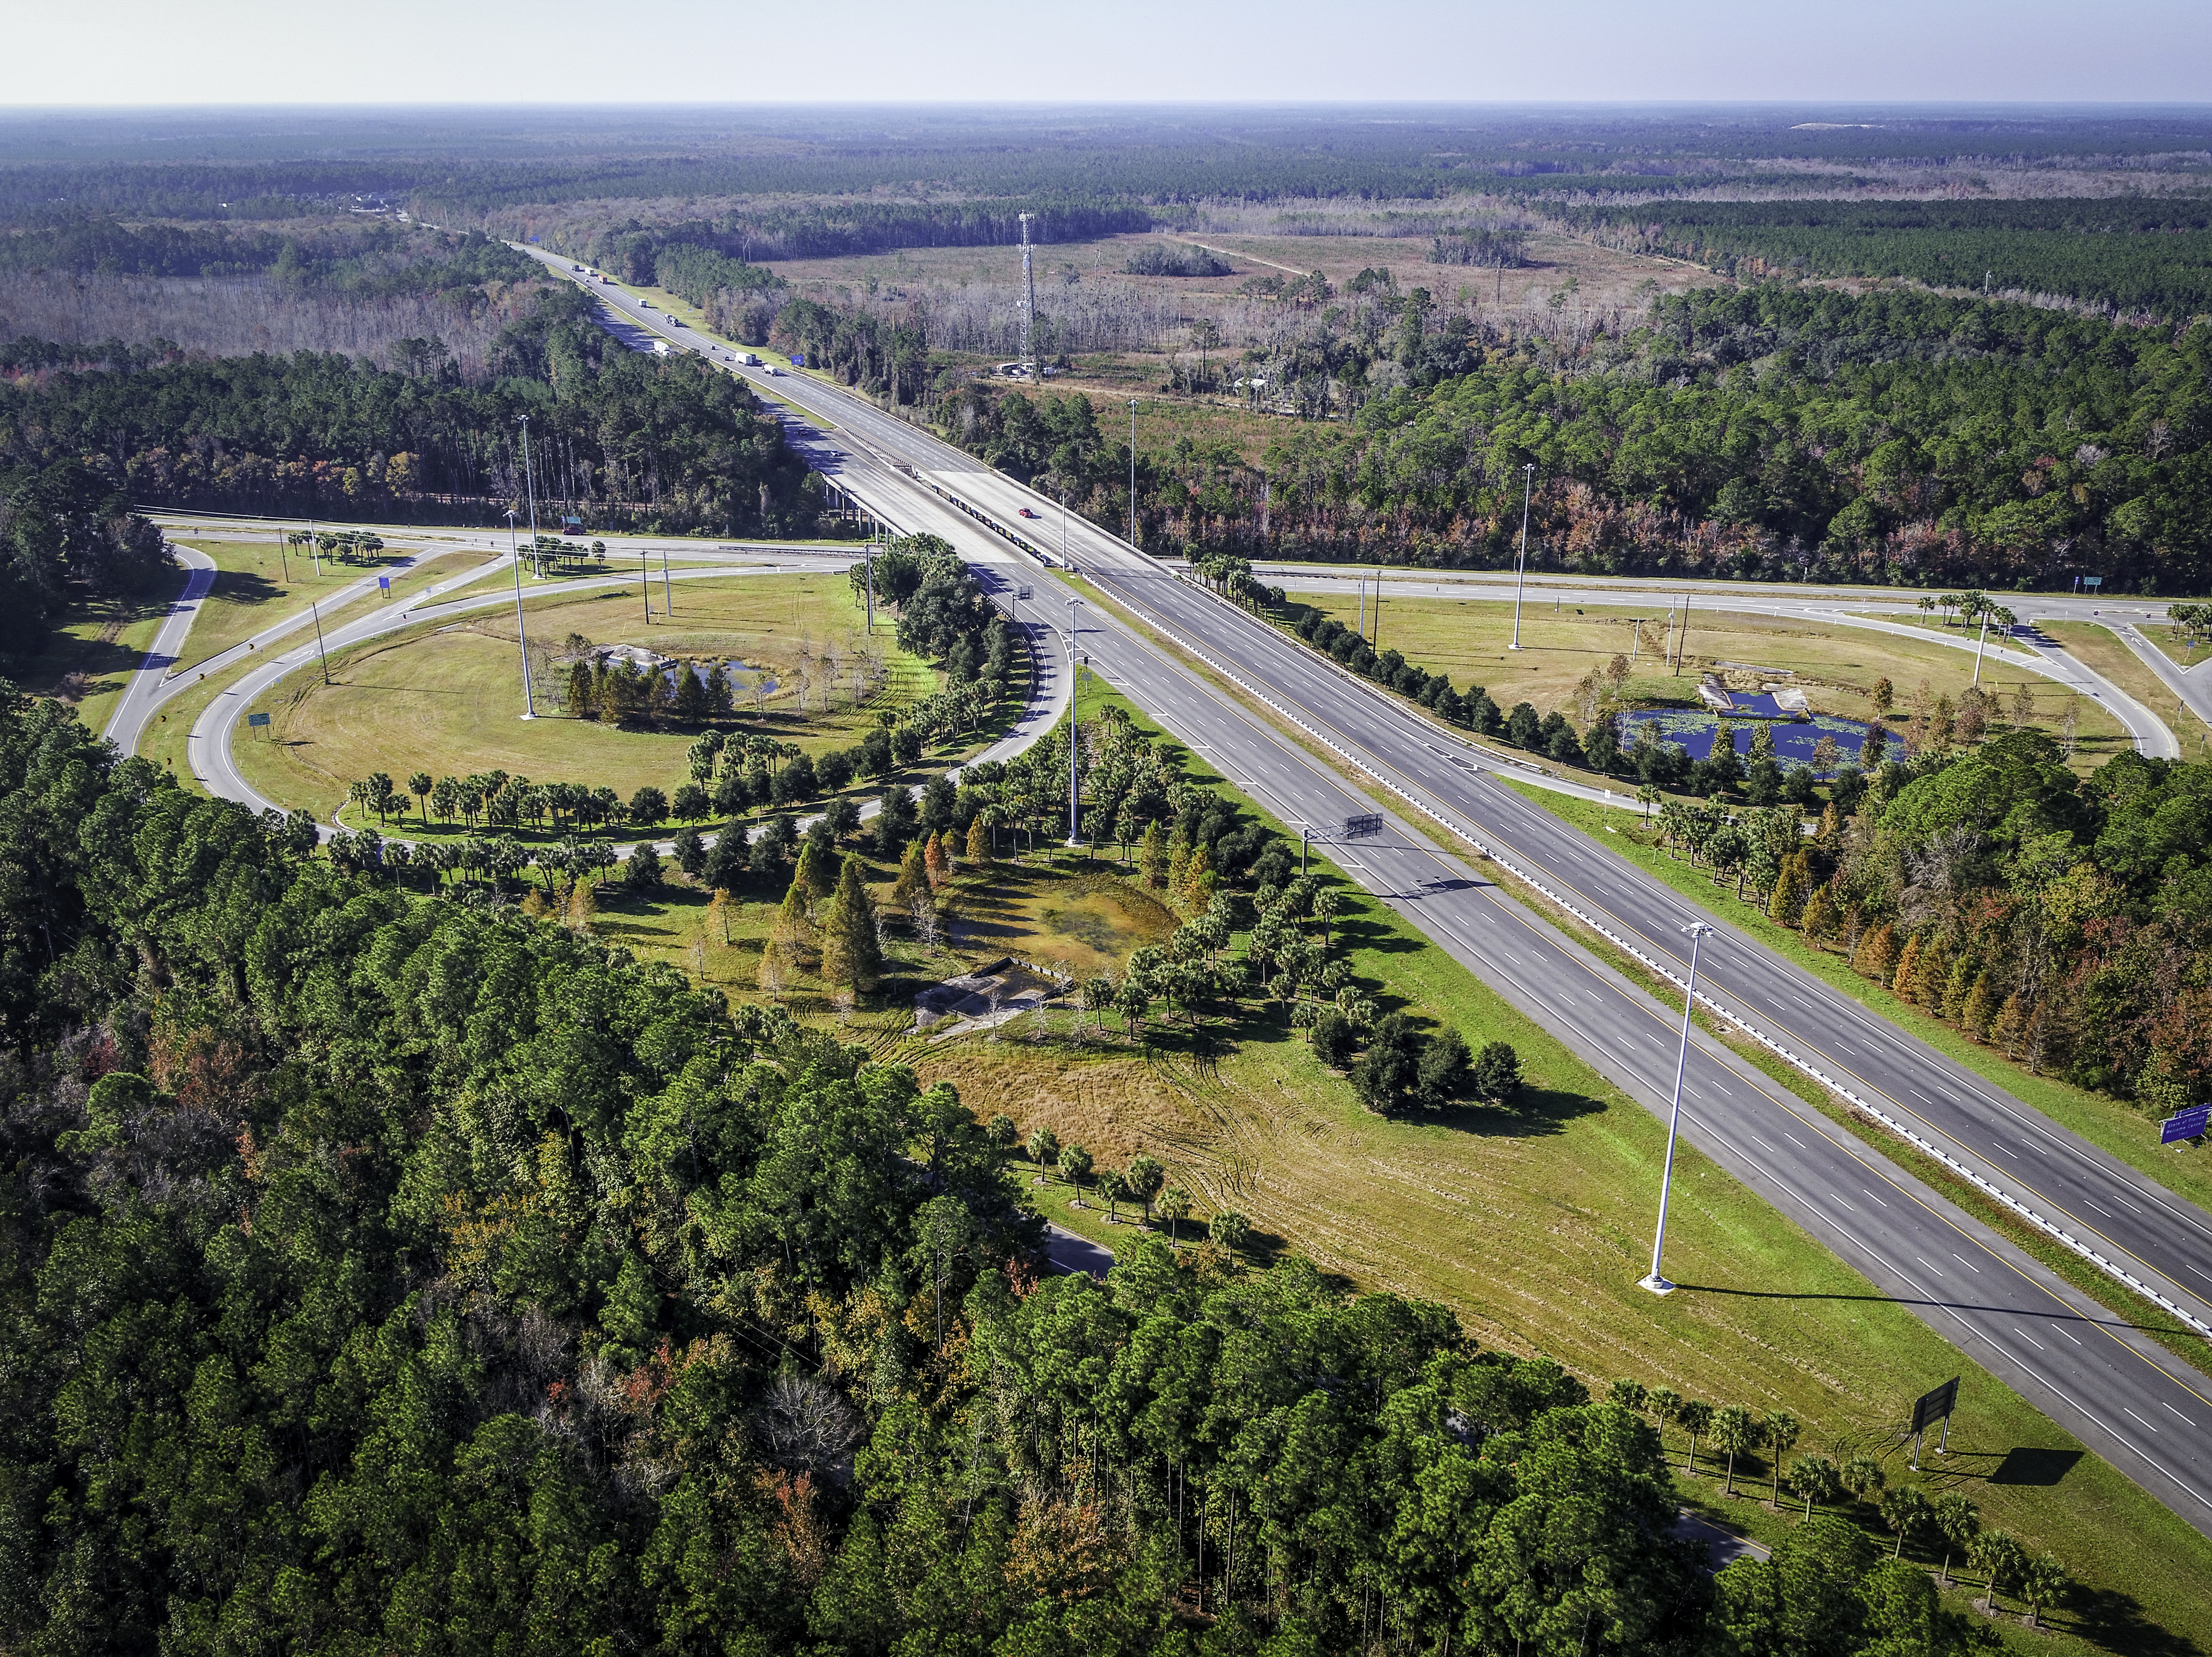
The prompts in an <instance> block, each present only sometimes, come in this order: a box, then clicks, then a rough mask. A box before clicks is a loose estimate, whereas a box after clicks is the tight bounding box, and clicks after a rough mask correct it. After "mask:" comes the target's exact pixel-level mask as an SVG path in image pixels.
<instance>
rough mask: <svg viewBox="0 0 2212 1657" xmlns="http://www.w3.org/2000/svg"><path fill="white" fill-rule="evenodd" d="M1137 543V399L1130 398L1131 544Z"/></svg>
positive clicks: (1132, 545) (1133, 545)
mask: <svg viewBox="0 0 2212 1657" xmlns="http://www.w3.org/2000/svg"><path fill="white" fill-rule="evenodd" d="M1136 544H1137V399H1136V398H1130V399H1129V545H1130V546H1131V547H1132V548H1134V547H1135V546H1136Z"/></svg>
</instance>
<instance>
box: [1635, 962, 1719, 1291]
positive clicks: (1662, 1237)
mask: <svg viewBox="0 0 2212 1657" xmlns="http://www.w3.org/2000/svg"><path fill="white" fill-rule="evenodd" d="M1682 930H1683V932H1686V933H1687V934H1688V935H1689V939H1690V983H1689V987H1688V988H1687V989H1686V990H1685V991H1684V992H1683V994H1682V1049H1681V1051H1680V1053H1678V1054H1676V1055H1675V1059H1674V1106H1673V1108H1671V1109H1670V1110H1669V1111H1668V1114H1667V1170H1666V1172H1665V1173H1663V1174H1661V1175H1660V1176H1659V1229H1658V1232H1657V1234H1656V1235H1654V1236H1653V1238H1652V1239H1651V1270H1650V1272H1649V1273H1648V1274H1646V1275H1645V1276H1644V1278H1641V1279H1640V1280H1639V1281H1638V1284H1637V1287H1638V1288H1639V1289H1649V1290H1650V1291H1651V1292H1652V1293H1653V1294H1655V1295H1671V1294H1673V1293H1674V1284H1671V1283H1669V1282H1668V1281H1667V1279H1666V1278H1663V1277H1662V1276H1660V1275H1659V1256H1660V1254H1661V1253H1662V1251H1664V1250H1665V1248H1666V1247H1667V1195H1668V1192H1669V1191H1670V1190H1672V1189H1673V1187H1674V1136H1675V1132H1676V1130H1677V1129H1679V1128H1680V1126H1681V1122H1682V1074H1683V1072H1684V1071H1686V1070H1687V1069H1688V1068H1689V1065H1690V1014H1691V1011H1692V1010H1693V1009H1694V1008H1695V1007H1696V1006H1697V1005H1698V945H1699V942H1701V941H1702V940H1703V939H1704V938H1705V935H1706V934H1707V933H1709V932H1711V931H1712V930H1713V929H1712V928H1711V926H1707V925H1706V924H1705V922H1704V921H1702V920H1693V921H1692V922H1691V923H1690V924H1689V925H1688V926H1685V927H1683V928H1682Z"/></svg>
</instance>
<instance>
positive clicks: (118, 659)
mask: <svg viewBox="0 0 2212 1657" xmlns="http://www.w3.org/2000/svg"><path fill="white" fill-rule="evenodd" d="M184 584H185V578H184V574H183V572H182V571H179V572H177V573H176V574H173V575H171V574H164V575H163V576H162V577H161V581H160V582H159V583H158V584H157V585H156V586H155V589H154V591H153V592H149V593H146V594H144V595H143V596H141V597H134V598H94V599H88V600H85V601H83V602H82V603H78V604H71V605H70V606H69V607H68V608H67V609H66V610H64V612H63V613H62V615H61V616H59V617H58V618H57V620H56V622H54V624H53V626H52V628H50V630H49V631H48V632H47V633H46V636H45V638H44V639H42V640H40V644H39V647H38V648H37V649H36V650H35V651H27V652H24V653H23V654H21V655H20V656H10V657H9V658H8V659H5V660H4V661H0V677H5V678H7V679H9V680H10V681H12V682H13V683H15V686H16V688H17V689H21V690H24V691H27V692H29V693H30V694H31V695H34V696H53V697H58V698H59V699H60V700H61V701H64V702H67V703H68V704H69V705H70V707H74V708H75V709H76V716H77V718H78V719H82V721H83V722H84V723H85V725H87V726H88V727H89V728H90V729H91V730H92V731H94V732H95V733H97V732H98V731H100V729H101V728H102V727H103V726H105V725H106V723H107V721H108V718H109V716H110V715H111V714H112V713H114V712H115V704H116V703H117V702H118V701H120V700H121V699H122V696H123V691H124V688H125V686H126V685H127V684H128V683H130V680H131V675H132V674H133V673H135V672H137V671H138V668H139V666H140V665H141V664H142V663H143V662H144V661H145V659H146V652H147V651H149V649H151V648H152V647H153V644H154V635H155V634H157V633H159V632H160V631H161V618H162V617H163V616H165V615H167V613H168V608H169V605H170V604H172V603H173V602H174V601H175V599H176V597H177V594H178V593H179V592H180V591H182V590H183V587H184Z"/></svg>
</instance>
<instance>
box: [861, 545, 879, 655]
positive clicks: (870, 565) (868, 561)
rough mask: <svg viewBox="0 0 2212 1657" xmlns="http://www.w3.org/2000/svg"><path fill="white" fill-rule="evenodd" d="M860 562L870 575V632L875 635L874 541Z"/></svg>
mask: <svg viewBox="0 0 2212 1657" xmlns="http://www.w3.org/2000/svg"><path fill="white" fill-rule="evenodd" d="M860 562H861V564H862V565H863V566H864V567H865V568H866V570H867V574H868V631H869V632H870V633H873V632H874V631H875V630H876V543H874V542H873V541H871V542H869V543H868V549H867V551H866V553H864V554H863V555H861V558H860Z"/></svg>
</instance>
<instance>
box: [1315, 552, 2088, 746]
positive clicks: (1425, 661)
mask: <svg viewBox="0 0 2212 1657" xmlns="http://www.w3.org/2000/svg"><path fill="white" fill-rule="evenodd" d="M1655 597H1656V595H1655ZM1290 598H1291V601H1292V603H1293V604H1302V605H1305V606H1309V607H1310V608H1312V609H1315V610H1320V611H1322V613H1323V614H1325V615H1329V616H1334V617H1336V619H1337V620H1338V621H1340V622H1343V623H1344V625H1346V627H1351V628H1357V627H1358V625H1359V598H1358V594H1357V593H1339V592H1297V591H1295V590H1293V591H1292V592H1291V593H1290ZM1373 602H1374V601H1373V597H1372V595H1371V593H1370V598H1369V604H1370V606H1371V605H1372V604H1373ZM1667 614H1668V611H1667V610H1666V607H1665V605H1664V604H1663V602H1662V603H1658V604H1655V605H1654V606H1653V609H1652V610H1651V611H1650V616H1648V617H1645V618H1644V620H1645V622H1646V626H1645V627H1644V635H1643V642H1642V644H1641V646H1640V647H1639V646H1636V634H1637V628H1636V626H1635V621H1636V619H1637V618H1634V617H1630V616H1618V615H1614V614H1613V613H1611V612H1610V611H1609V610H1608V611H1589V612H1587V613H1585V612H1584V611H1583V610H1577V609H1576V608H1575V607H1574V606H1573V605H1571V604H1565V602H1564V601H1563V600H1553V599H1551V598H1532V599H1531V600H1530V601H1529V602H1528V604H1526V605H1524V607H1523V609H1522V620H1521V642H1522V649H1521V650H1519V651H1517V652H1516V651H1515V650H1513V649H1511V648H1510V646H1511V644H1512V640H1513V605H1512V604H1511V602H1510V600H1509V601H1504V602H1500V601H1498V600H1494V599H1482V598H1393V597H1390V596H1389V594H1388V593H1387V592H1386V594H1385V596H1384V598H1383V613H1382V617H1381V622H1380V638H1379V640H1377V646H1376V647H1377V648H1378V649H1383V650H1391V649H1395V650H1398V651H1400V652H1402V653H1403V654H1404V655H1405V657H1406V659H1407V660H1408V661H1411V662H1417V663H1419V665H1421V666H1423V667H1425V668H1427V669H1428V670H1429V671H1431V672H1432V673H1439V672H1440V673H1449V675H1450V676H1451V681H1452V683H1453V685H1454V686H1455V688H1457V689H1462V690H1464V689H1466V688H1467V687H1468V684H1470V683H1474V684H1480V685H1482V686H1483V687H1485V688H1486V689H1488V691H1489V692H1490V695H1491V697H1492V700H1493V701H1496V702H1497V703H1498V706H1499V707H1502V708H1510V707H1512V706H1513V704H1514V703H1516V702H1518V701H1526V702H1529V703H1532V704H1533V705H1534V707H1535V708H1536V710H1537V712H1538V713H1547V712H1549V711H1550V710H1551V709H1553V708H1554V707H1557V708H1560V709H1562V710H1565V711H1567V712H1569V713H1573V710H1574V691H1575V686H1576V684H1577V683H1578V682H1579V681H1580V680H1581V678H1582V677H1583V675H1584V674H1585V673H1587V672H1589V671H1590V669H1592V668H1593V667H1596V668H1603V667H1604V666H1606V665H1607V664H1608V663H1610V662H1611V661H1612V660H1613V657H1614V656H1615V655H1621V656H1628V657H1630V658H1631V659H1632V662H1633V664H1634V666H1633V671H1632V674H1631V677H1629V679H1628V681H1627V682H1626V684H1625V685H1624V686H1623V692H1624V694H1625V695H1626V696H1627V697H1628V698H1629V699H1631V700H1632V701H1648V702H1662V703H1663V702H1680V703H1683V704H1685V705H1694V704H1695V702H1696V701H1697V684H1698V678H1699V673H1700V672H1701V671H1704V670H1706V669H1711V668H1713V667H1714V666H1715V665H1717V664H1719V663H1722V662H1736V663H1743V664H1746V665H1750V666H1753V667H1759V668H1771V669H1788V670H1790V671H1793V672H1794V673H1796V676H1797V677H1796V681H1795V683H1798V684H1801V685H1803V686H1804V687H1806V689H1808V692H1809V693H1810V695H1811V698H1812V703H1813V707H1814V710H1815V711H1816V712H1819V713H1834V714H1840V715H1841V716H1843V717H1844V718H1846V719H1871V718H1872V717H1873V716H1874V712H1875V708H1874V702H1873V700H1872V693H1873V690H1874V687H1875V681H1876V680H1878V679H1883V678H1887V680H1889V682H1890V684H1891V687H1892V689H1893V692H1894V694H1895V696H1896V711H1894V712H1893V713H1892V714H1891V715H1890V718H1891V719H1892V720H1893V721H1894V720H1899V719H1903V718H1905V716H1906V714H1907V713H1909V712H1910V711H1911V707H1912V702H1913V699H1914V697H1915V696H1916V695H1917V694H1918V691H1919V687H1920V686H1921V684H1922V683H1923V682H1925V683H1926V684H1927V686H1928V693H1929V701H1930V703H1931V704H1932V703H1933V701H1934V700H1935V698H1936V697H1937V696H1940V695H1948V696H1949V697H1950V698H1951V700H1952V702H1953V704H1954V706H1955V705H1956V704H1957V702H1958V700H1959V698H1960V695H1962V694H1963V693H1964V692H1965V691H1966V688H1967V687H1968V686H1969V685H1971V684H1972V683H1973V677H1974V661H1973V658H1972V656H1970V655H1967V654H1966V653H1964V652H1960V651H1958V650H1953V649H1948V648H1946V647H1944V646H1941V645H1936V644H1925V645H1923V644H1922V643H1920V642H1918V641H1917V640H1913V639H1909V638H1900V637H1899V636H1898V635H1897V634H1889V633H1878V632H1875V631H1874V630H1872V629H1871V628H1851V627H1826V628H1824V627H1821V626H1819V625H1818V624H1816V623H1813V622H1803V621H1796V620H1790V619H1785V618H1784V617H1781V616H1751V615H1741V614H1732V613H1729V612H1728V611H1725V610H1715V609H1707V608H1705V607H1704V606H1703V604H1702V603H1701V602H1696V601H1693V602H1692V605H1691V609H1690V622H1689V640H1688V646H1687V652H1686V659H1685V662H1684V666H1683V670H1682V671H1681V673H1680V675H1679V676H1678V675H1676V674H1674V673H1673V672H1672V671H1669V670H1668V669H1667V668H1665V667H1664V666H1663V665H1662V662H1663V660H1664V654H1663V652H1664V646H1663V644H1661V645H1660V647H1659V648H1658V649H1657V650H1655V649H1654V644H1655V642H1656V641H1659V640H1662V639H1663V636H1664V634H1665V632H1666V616H1667ZM1368 619H1369V623H1370V636H1372V635H1373V633H1374V628H1375V621H1376V618H1375V616H1374V615H1373V612H1372V610H1371V609H1370V613H1369V618H1368ZM1678 626H1679V622H1678ZM2024 677H2025V678H2026V680H2027V683H2028V685H2029V687H2030V689H2031V691H2032V692H2033V698H2034V705H2035V712H2034V714H2033V720H2032V722H2033V723H2034V724H2036V725H2039V726H2041V727H2043V728H2044V729H2045V730H2049V731H2053V732H2056V731H2058V729H2059V728H2060V726H2061V725H2062V724H2063V719H2064V717H2065V711H2066V708H2067V707H2068V706H2069V704H2070V705H2072V706H2073V707H2075V709H2076V713H2077V718H2078V719H2079V724H2078V725H2077V727H2076V740H2077V749H2078V751H2079V752H2080V753H2081V755H2082V756H2084V760H2085V762H2087V763H2093V762H2095V760H2096V759H2098V758H2101V757H2102V756H2105V755H2106V754H2108V753H2112V752H2118V750H2121V749H2123V748H2126V747H2129V746H2131V744H2130V742H2129V739H2128V737H2127V733H2126V731H2124V728H2123V727H2122V726H2121V725H2120V723H2119V721H2118V719H2115V718H2113V716H2112V714H2111V713H2109V712H2107V711H2106V709H2105V708H2104V707H2101V706H2100V705H2099V704H2098V703H2097V702H2096V701H2093V700H2092V699H2091V698H2089V697H2087V696H2082V695H2076V694H2075V693H2074V692H2073V691H2070V690H2068V689H2065V688H2064V687H2063V686H2061V685H2058V684H2055V683H2052V682H2051V680H2048V679H2045V678H2042V677H2039V676H2033V675H2026V676H2024V675H2022V674H2021V673H2020V672H2019V671H2017V670H2014V669H1998V670H1994V671H1993V670H1992V669H1991V668H1990V665H1988V664H1986V663H1984V671H1983V674H1982V689H1984V691H1985V692H1987V693H1990V694H1991V695H1996V696H1997V697H1999V698H2001V699H2002V704H2003V711H2004V713H2006V715H2007V716H2008V717H2009V714H2010V710H2011V707H2012V696H2013V692H2014V690H2015V689H2016V688H2017V687H2018V685H2019V684H2020V683H2021V681H2022V679H2023V678H2024ZM1579 723H1580V721H1579V719H1577V724H1579Z"/></svg>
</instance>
